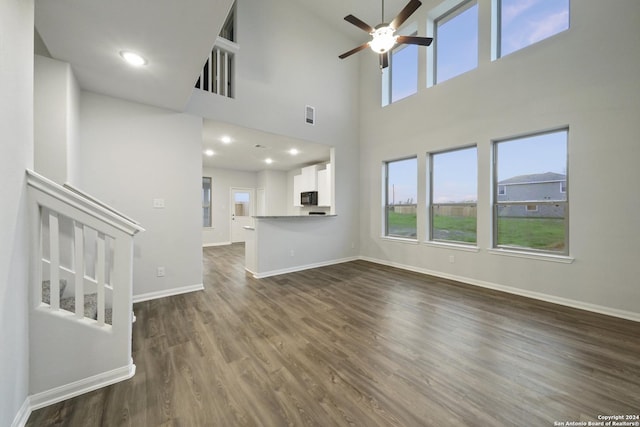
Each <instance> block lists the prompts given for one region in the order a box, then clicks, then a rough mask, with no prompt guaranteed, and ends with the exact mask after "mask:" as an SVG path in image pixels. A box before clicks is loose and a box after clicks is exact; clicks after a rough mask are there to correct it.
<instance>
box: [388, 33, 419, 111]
mask: <svg viewBox="0 0 640 427" xmlns="http://www.w3.org/2000/svg"><path fill="white" fill-rule="evenodd" d="M405 25H406V26H405V28H402V29H400V30H397V31H396V35H402V36H417V35H418V25H417V23H416V22H413V23H410V24H406V23H405ZM410 46H415V45H408V44H400V45H396V46H394V47H393V49H391V50H390V51H389V52H388V55H389V66H388V67H387V68H385V69H384V70H382V73H381V85H380V86H381V98H382V99H381V100H380V104H381V106H382V107H386V106H388V105H392V104H395V103H396V102H399V101H402V100H403V99H406V98H409V97H410V96H413V95H415V94H417V93H418V92H419V91H420V50H419V49H417V59H416V70H415V71H416V90H415V92H413V93H412V94H411V95H407V96H405V97H403V98H400V99H396V100H395V101H394V100H393V84H392V83H393V52H394V51H399V50H402V49H404V48H407V47H410ZM416 48H417V46H416Z"/></svg>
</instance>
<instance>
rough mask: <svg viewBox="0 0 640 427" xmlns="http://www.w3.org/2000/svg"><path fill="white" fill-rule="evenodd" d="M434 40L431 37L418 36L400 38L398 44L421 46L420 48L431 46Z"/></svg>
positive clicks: (397, 40)
mask: <svg viewBox="0 0 640 427" xmlns="http://www.w3.org/2000/svg"><path fill="white" fill-rule="evenodd" d="M432 41H433V39H432V38H431V37H417V36H398V38H397V39H396V43H404V44H419V45H420V46H429V45H431V42H432Z"/></svg>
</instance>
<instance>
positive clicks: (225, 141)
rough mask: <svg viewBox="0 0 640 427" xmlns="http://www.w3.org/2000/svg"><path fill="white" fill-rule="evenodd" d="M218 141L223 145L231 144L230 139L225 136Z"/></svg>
mask: <svg viewBox="0 0 640 427" xmlns="http://www.w3.org/2000/svg"><path fill="white" fill-rule="evenodd" d="M220 141H222V143H223V144H230V143H231V137H230V136H226V135H225V136H223V137H222V138H220Z"/></svg>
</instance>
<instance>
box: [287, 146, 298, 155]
mask: <svg viewBox="0 0 640 427" xmlns="http://www.w3.org/2000/svg"><path fill="white" fill-rule="evenodd" d="M298 153H299V151H298V150H297V149H296V148H292V149H291V150H289V154H291V155H292V156H295V155H297V154H298Z"/></svg>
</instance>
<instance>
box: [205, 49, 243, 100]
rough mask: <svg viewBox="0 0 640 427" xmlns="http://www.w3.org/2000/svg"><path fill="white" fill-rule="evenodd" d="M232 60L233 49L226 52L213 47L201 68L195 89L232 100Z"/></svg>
mask: <svg viewBox="0 0 640 427" xmlns="http://www.w3.org/2000/svg"><path fill="white" fill-rule="evenodd" d="M227 43H228V42H227ZM231 45H233V44H231ZM233 58H234V53H233V49H231V50H227V49H221V48H219V47H218V46H215V47H214V48H213V49H212V50H211V53H210V54H209V57H208V58H207V62H206V64H205V65H204V67H203V68H202V73H200V79H199V85H196V87H199V88H200V89H201V90H204V91H207V92H211V93H215V94H217V95H221V96H225V97H227V98H232V97H233V96H232V92H233V71H232V70H233Z"/></svg>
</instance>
